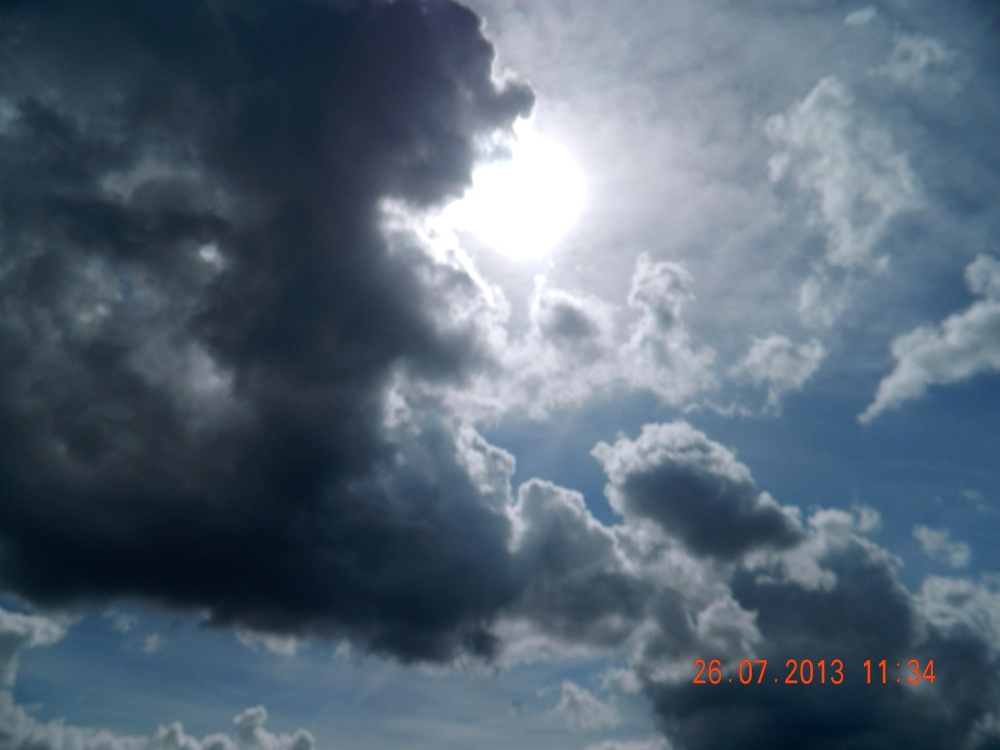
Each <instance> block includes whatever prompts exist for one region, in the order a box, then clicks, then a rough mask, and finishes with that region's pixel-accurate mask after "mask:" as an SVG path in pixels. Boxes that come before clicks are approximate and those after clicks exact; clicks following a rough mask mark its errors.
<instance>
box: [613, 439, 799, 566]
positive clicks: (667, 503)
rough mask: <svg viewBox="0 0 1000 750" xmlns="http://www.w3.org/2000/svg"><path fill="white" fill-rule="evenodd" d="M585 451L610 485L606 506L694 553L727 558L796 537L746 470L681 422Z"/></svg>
mask: <svg viewBox="0 0 1000 750" xmlns="http://www.w3.org/2000/svg"><path fill="white" fill-rule="evenodd" d="M593 454H594V457H595V458H597V460H598V461H600V462H601V464H602V465H603V466H604V470H605V472H606V473H607V474H608V477H609V479H610V480H611V482H610V484H609V485H608V490H607V492H608V498H609V499H610V501H611V504H612V506H613V507H615V508H616V509H617V510H618V511H619V512H621V513H623V514H625V515H626V516H636V517H641V518H649V519H651V520H654V521H656V522H658V523H659V524H660V525H661V526H662V527H663V529H664V530H665V531H666V532H667V533H668V534H672V535H676V536H677V537H678V538H679V539H680V540H681V541H682V542H684V544H685V545H687V546H688V547H689V548H690V549H691V550H692V551H694V552H696V553H699V554H705V555H713V556H720V557H732V556H736V555H739V554H742V553H744V552H746V551H748V550H752V549H754V548H755V547H761V546H773V547H788V546H791V545H793V544H794V543H795V542H796V541H798V540H799V538H800V532H799V529H798V527H797V523H796V522H795V520H794V519H793V517H792V516H791V515H790V514H789V513H788V512H786V511H785V510H783V509H782V508H781V507H780V506H779V505H778V504H777V503H776V502H775V501H774V500H773V499H772V498H771V497H770V496H769V495H767V494H766V493H762V492H760V491H759V490H758V489H757V487H756V485H755V484H754V482H753V479H752V477H751V476H750V472H749V470H748V469H747V467H746V466H744V465H743V464H741V463H740V462H739V461H737V460H736V458H735V456H733V454H732V453H730V452H729V451H728V450H727V449H726V448H725V447H724V446H722V445H719V444H718V443H716V442H713V441H712V440H709V439H708V438H707V437H706V436H705V435H704V434H703V433H701V432H699V431H698V430H696V429H694V428H693V427H691V426H690V425H689V424H687V423H686V422H675V423H672V424H662V425H646V426H645V427H644V428H643V430H642V434H641V435H640V436H639V438H638V439H637V440H634V441H633V440H628V439H626V438H620V439H619V440H618V441H616V442H615V444H614V445H613V446H612V445H608V444H607V443H600V444H599V445H598V446H597V447H596V448H595V449H594V451H593Z"/></svg>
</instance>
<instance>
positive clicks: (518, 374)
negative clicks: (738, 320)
mask: <svg viewBox="0 0 1000 750" xmlns="http://www.w3.org/2000/svg"><path fill="white" fill-rule="evenodd" d="M692 286H693V280H692V278H691V275H690V274H689V273H688V272H687V271H686V270H685V269H684V268H683V267H682V266H680V265H679V264H677V263H671V262H666V261H654V260H652V259H651V258H650V257H649V255H647V254H645V253H641V254H640V255H639V256H638V257H637V259H636V263H635V267H634V269H633V272H632V278H631V282H630V288H629V293H628V295H627V298H626V300H625V303H624V304H615V303H613V302H610V301H607V300H604V299H601V298H598V297H596V296H594V295H591V294H584V293H579V292H571V291H569V290H565V289H559V288H557V287H554V286H553V285H551V284H550V283H548V282H547V281H546V280H545V279H544V278H539V279H538V280H537V283H536V286H535V290H534V293H533V294H532V296H531V299H530V303H529V321H528V322H529V325H528V328H527V330H526V331H523V332H512V331H511V330H510V328H509V327H508V322H509V321H508V319H507V315H506V314H504V313H500V314H497V313H498V311H497V308H500V307H502V305H501V304H500V303H499V302H498V303H496V304H495V305H494V308H493V312H494V314H493V316H492V319H490V318H491V316H490V315H489V314H486V315H480V316H479V318H480V321H481V322H482V321H483V320H487V321H488V323H487V326H486V327H487V329H491V330H492V333H489V332H485V333H484V335H483V338H484V339H485V340H489V341H491V350H492V351H493V352H494V353H495V357H494V359H493V360H492V364H493V365H494V367H491V368H485V369H484V372H483V373H481V375H480V376H479V377H478V378H474V379H473V381H472V383H473V384H472V385H471V386H467V385H466V384H464V383H463V385H462V386H461V387H460V388H457V389H455V388H452V389H450V390H448V391H447V396H446V399H447V400H448V402H449V403H451V404H452V405H453V408H454V409H455V410H456V411H459V412H461V413H463V414H465V415H472V416H475V417H476V418H479V419H497V418H499V417H500V416H503V415H507V414H510V413H513V412H517V411H523V412H526V413H527V414H528V415H530V416H531V417H533V418H536V419H541V418H545V417H548V416H550V415H551V414H552V413H553V412H554V411H555V410H558V409H566V408H570V407H579V406H580V405H582V404H585V403H589V402H593V401H595V400H600V399H606V398H608V397H609V395H613V394H615V393H618V392H620V391H621V389H622V388H629V389H635V390H643V391H648V392H651V393H653V394H655V395H656V396H657V397H658V399H659V400H660V401H661V402H662V403H664V404H668V405H671V406H682V405H685V404H690V403H691V402H692V401H693V400H694V399H696V398H697V397H698V396H699V395H701V394H703V393H705V392H707V391H710V390H711V389H713V388H714V387H715V384H716V377H715V373H714V371H713V369H712V364H713V362H714V360H715V352H714V350H713V349H712V348H711V347H708V346H704V345H701V344H699V343H698V342H697V341H696V339H695V337H694V336H693V335H692V333H691V332H690V331H689V329H688V327H687V324H686V322H685V320H684V317H683V312H684V306H685V305H686V304H687V303H688V302H689V301H690V300H691V298H692V291H691V288H692ZM489 291H490V294H492V295H494V296H496V297H498V298H499V299H500V300H503V295H502V292H499V290H496V289H490V290H489Z"/></svg>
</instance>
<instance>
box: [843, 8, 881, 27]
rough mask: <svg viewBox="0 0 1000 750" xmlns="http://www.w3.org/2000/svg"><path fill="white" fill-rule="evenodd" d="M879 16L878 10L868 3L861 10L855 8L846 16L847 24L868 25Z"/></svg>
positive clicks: (845, 21)
mask: <svg viewBox="0 0 1000 750" xmlns="http://www.w3.org/2000/svg"><path fill="white" fill-rule="evenodd" d="M877 17H878V11H877V10H876V9H875V8H874V7H872V6H871V5H868V6H866V7H864V8H861V9H860V10H853V11H851V12H850V13H848V14H847V15H846V16H845V17H844V24H845V25H847V26H867V25H868V24H870V23H871V22H872V21H874V20H875V19H876V18H877Z"/></svg>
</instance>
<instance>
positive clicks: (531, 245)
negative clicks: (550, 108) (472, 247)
mask: <svg viewBox="0 0 1000 750" xmlns="http://www.w3.org/2000/svg"><path fill="white" fill-rule="evenodd" d="M514 130H515V133H516V134H517V140H516V141H515V142H514V143H513V145H512V149H511V151H512V153H511V156H510V158H508V159H503V160H500V161H496V162H492V163H490V164H486V165H484V166H482V167H480V168H479V169H477V170H476V171H475V172H474V173H473V175H472V187H471V188H470V189H469V190H468V192H466V194H465V195H464V196H463V197H462V198H461V199H460V200H458V201H456V202H455V203H453V204H451V205H450V206H448V208H447V209H446V210H445V216H444V218H445V220H446V221H447V223H449V224H451V226H453V227H454V228H455V229H456V230H459V231H464V232H469V233H470V234H472V235H474V236H475V237H476V238H477V239H479V240H480V241H481V242H483V243H484V244H487V245H489V246H491V247H493V248H494V249H496V250H498V251H499V252H501V253H503V254H504V255H506V256H507V257H509V258H512V259H514V260H538V259H540V258H543V257H544V256H545V255H547V254H548V252H549V251H550V250H551V249H552V248H553V247H554V246H555V244H556V243H557V242H558V241H559V239H560V238H561V237H562V236H563V235H564V234H565V233H566V231H567V230H568V229H569V228H570V227H571V226H572V225H573V222H574V221H575V220H576V217H577V215H578V214H579V213H580V209H581V208H582V205H583V175H582V173H581V172H580V169H579V168H578V167H577V165H576V162H574V161H573V158H572V157H571V156H570V155H569V153H568V152H567V151H566V149H564V148H562V147H561V146H559V145H558V144H555V143H552V142H551V141H548V140H546V139H544V138H542V137H541V136H539V135H538V134H537V133H536V132H534V131H533V130H532V129H531V128H530V126H529V125H528V124H527V123H525V122H518V123H517V124H516V125H515V127H514Z"/></svg>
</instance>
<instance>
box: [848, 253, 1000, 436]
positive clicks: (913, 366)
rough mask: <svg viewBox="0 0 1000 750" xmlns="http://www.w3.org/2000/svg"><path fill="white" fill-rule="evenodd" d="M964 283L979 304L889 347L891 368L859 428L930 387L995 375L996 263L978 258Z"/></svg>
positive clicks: (998, 342)
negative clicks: (974, 377)
mask: <svg viewBox="0 0 1000 750" xmlns="http://www.w3.org/2000/svg"><path fill="white" fill-rule="evenodd" d="M965 280H966V283H967V284H968V287H969V289H970V290H971V291H972V292H973V293H975V294H978V295H980V296H981V297H982V299H980V300H977V301H976V302H974V303H973V304H972V305H971V306H970V307H969V308H968V309H967V310H965V311H964V312H961V313H956V314H955V315H951V316H949V317H948V318H947V319H945V320H944V322H942V323H941V324H940V325H939V326H922V327H920V328H917V329H916V330H914V331H911V332H910V333H907V334H904V335H903V336H900V337H899V338H897V339H896V340H895V341H893V342H892V355H893V357H895V358H896V368H895V369H894V370H893V371H892V373H891V374H889V375H888V376H887V377H886V378H884V379H883V380H882V382H881V383H879V387H878V391H877V392H876V394H875V400H874V401H873V402H872V403H871V405H870V406H869V407H868V408H867V409H866V410H865V411H864V413H862V414H861V416H860V417H859V419H860V420H861V421H862V422H870V421H871V420H872V419H874V418H875V417H877V416H878V415H879V414H881V413H882V412H884V411H889V410H891V409H897V408H899V407H900V406H901V405H902V404H903V403H905V402H906V401H911V400H914V399H919V398H922V397H923V396H924V395H925V394H926V393H927V387H928V386H930V385H946V384H949V383H957V382H961V381H963V380H968V379H969V378H971V377H973V376H975V375H979V374H981V373H985V372H996V371H998V370H1000V261H998V260H997V259H996V258H993V257H990V256H987V255H980V256H978V257H977V258H976V259H975V261H973V262H972V263H971V264H970V265H969V267H968V268H967V269H966V271H965Z"/></svg>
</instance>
